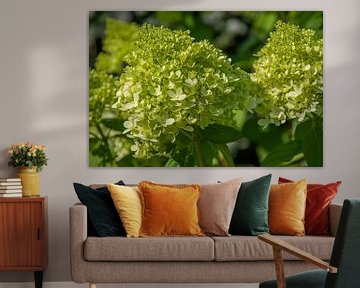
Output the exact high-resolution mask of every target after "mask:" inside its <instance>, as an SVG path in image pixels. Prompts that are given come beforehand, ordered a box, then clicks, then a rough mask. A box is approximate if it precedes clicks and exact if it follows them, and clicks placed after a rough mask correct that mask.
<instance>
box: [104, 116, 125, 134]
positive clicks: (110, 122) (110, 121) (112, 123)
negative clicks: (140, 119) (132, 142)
mask: <svg viewBox="0 0 360 288" xmlns="http://www.w3.org/2000/svg"><path fill="white" fill-rule="evenodd" d="M101 123H102V124H103V125H104V126H106V127H107V128H110V129H112V130H116V131H124V130H125V127H124V121H123V120H119V119H116V118H107V119H102V120H101Z"/></svg>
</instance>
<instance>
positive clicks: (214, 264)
mask: <svg viewBox="0 0 360 288" xmlns="http://www.w3.org/2000/svg"><path fill="white" fill-rule="evenodd" d="M340 212H341V205H338V204H331V206H330V225H331V229H330V233H331V236H330V237H318V236H304V237H295V236H280V237H281V238H282V239H284V240H286V241H288V242H289V243H291V244H293V245H296V246H298V247H299V248H301V249H304V250H305V251H307V252H310V253H312V254H314V255H315V256H317V257H319V258H321V259H323V260H325V261H328V260H329V259H330V256H331V255H330V254H331V250H332V246H333V241H334V235H335V233H336V229H337V224H338V221H339V217H340ZM70 252H71V255H70V256H71V275H72V279H73V281H75V282H77V283H90V287H91V288H95V287H96V283H250V282H253V283H257V282H261V281H263V280H267V279H273V278H274V277H275V270H274V265H273V261H272V259H273V255H272V249H271V246H270V245H267V244H265V243H264V242H262V241H259V240H258V239H257V238H256V237H254V236H230V237H152V238H126V237H103V238H100V237H88V235H87V210H86V206H84V205H82V204H76V205H74V206H73V207H71V208H70ZM284 259H285V260H286V262H285V267H286V271H285V272H286V274H291V273H296V272H300V271H304V270H308V269H312V268H314V267H312V266H310V264H307V263H305V262H302V261H298V260H296V259H295V258H294V257H292V256H291V255H288V254H285V255H284Z"/></svg>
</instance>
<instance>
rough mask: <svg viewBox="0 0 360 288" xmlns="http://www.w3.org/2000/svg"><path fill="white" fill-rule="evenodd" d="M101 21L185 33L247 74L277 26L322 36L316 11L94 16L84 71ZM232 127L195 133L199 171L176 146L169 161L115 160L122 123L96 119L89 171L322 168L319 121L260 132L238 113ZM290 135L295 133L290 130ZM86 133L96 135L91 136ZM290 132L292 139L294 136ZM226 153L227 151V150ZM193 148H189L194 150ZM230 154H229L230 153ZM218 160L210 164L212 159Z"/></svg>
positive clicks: (98, 42)
mask: <svg viewBox="0 0 360 288" xmlns="http://www.w3.org/2000/svg"><path fill="white" fill-rule="evenodd" d="M107 18H113V19H118V20H120V21H126V22H134V23H138V24H142V23H145V22H148V23H152V24H154V25H164V26H166V27H168V28H171V29H185V30H189V31H190V35H191V36H192V37H194V38H195V39H196V40H202V39H208V40H209V41H210V42H211V43H213V44H214V45H215V46H216V47H218V48H220V49H221V50H223V51H224V52H225V53H226V54H227V55H228V56H229V57H230V58H231V59H232V62H233V63H236V65H239V66H240V68H242V69H243V70H245V71H247V72H252V64H253V62H254V59H255V57H254V54H255V53H256V52H257V51H259V50H260V48H261V47H263V45H264V44H265V43H266V40H267V38H268V37H269V33H270V32H271V31H273V29H274V24H275V23H276V21H278V20H282V21H284V22H290V23H293V24H297V25H299V26H300V27H301V28H311V29H313V30H315V31H316V33H318V35H319V36H320V37H322V34H323V13H322V12H321V11H261V12H260V11H232V12H222V11H214V12H210V11H157V12H155V11H154V12H149V11H147V12H140V11H137V12H127V11H96V12H90V14H89V69H92V68H94V65H95V59H96V57H97V56H98V55H99V53H100V52H101V51H102V48H103V40H104V37H105V23H106V19H107ZM237 123H238V125H237V127H236V128H231V127H227V126H221V125H210V126H208V127H207V128H205V129H203V130H200V131H199V135H200V136H199V137H201V141H199V143H201V147H197V148H199V149H200V150H201V151H202V153H203V154H204V155H203V156H204V157H202V158H203V160H204V162H202V165H199V163H197V162H196V161H195V160H194V158H193V157H191V155H190V156H189V155H187V154H188V153H186V150H182V149H181V148H182V147H181V145H182V143H181V141H179V143H178V145H179V149H178V153H177V155H174V157H173V159H166V158H161V157H159V158H153V159H147V160H143V159H136V158H134V157H132V155H131V154H128V155H126V156H125V157H123V158H122V159H117V158H116V149H115V147H114V144H113V141H112V139H113V138H114V137H123V136H122V135H121V132H122V131H123V129H124V128H123V122H122V121H119V120H117V119H101V121H99V122H98V123H97V124H96V126H97V127H92V125H93V124H91V123H90V124H89V166H92V167H99V166H100V167H107V166H113V167H137V166H138V167H139V166H142V167H144V166H158V167H163V166H169V167H172V166H179V164H180V166H188V167H193V166H243V167H244V166H250V167H251V166H264V167H279V166H311V167H320V166H322V165H323V129H322V127H323V123H322V117H318V118H314V119H311V120H307V121H305V122H302V123H300V124H299V125H297V126H296V127H294V123H290V122H289V123H288V122H287V123H285V124H284V125H281V126H279V127H277V126H274V125H270V126H269V127H267V128H266V129H263V128H262V127H260V126H259V125H258V124H257V119H256V117H255V116H254V115H252V114H249V113H245V112H244V113H243V114H241V115H238V117H237ZM294 129H296V131H295V130H294ZM92 131H96V132H95V133H93V132H92ZM294 131H295V133H294ZM229 143H231V144H230V145H229ZM229 147H230V149H228V148H229ZM195 148H196V147H194V149H195ZM230 152H231V153H230ZM219 153H220V155H221V158H222V159H220V160H218V161H214V159H215V158H217V155H219Z"/></svg>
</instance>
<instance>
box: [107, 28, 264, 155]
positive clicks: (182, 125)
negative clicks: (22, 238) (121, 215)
mask: <svg viewBox="0 0 360 288" xmlns="http://www.w3.org/2000/svg"><path fill="white" fill-rule="evenodd" d="M135 46H136V48H135V49H134V50H133V51H132V53H130V54H128V56H127V57H125V61H126V62H127V63H128V66H127V67H126V68H125V69H124V71H123V73H122V75H121V77H120V88H119V89H118V90H117V92H116V97H117V101H116V103H115V104H114V105H113V108H115V109H118V110H119V111H121V112H122V113H123V114H124V115H127V120H126V121H125V122H124V126H125V128H126V130H125V131H124V133H125V134H126V135H127V137H129V138H131V139H132V140H133V141H134V145H132V147H131V150H132V151H133V152H134V155H135V156H136V157H140V158H149V157H151V156H154V155H156V156H169V153H170V148H169V146H171V145H169V144H171V143H174V142H175V141H176V137H177V135H178V133H179V132H180V131H183V132H185V133H187V134H190V135H191V133H192V132H193V131H194V130H196V129H197V127H201V128H204V127H207V126H208V125H209V124H211V123H219V124H232V121H233V120H232V119H233V115H234V114H233V113H234V110H239V109H248V110H250V111H251V110H253V109H254V108H255V107H256V106H257V105H258V102H259V100H258V98H257V97H256V96H255V95H256V93H255V92H254V91H256V90H257V89H258V87H257V85H256V84H254V83H253V82H252V81H251V80H250V77H249V76H248V74H247V73H246V72H244V71H242V70H241V69H240V68H235V67H234V66H232V65H231V60H230V59H229V58H228V57H227V56H225V55H224V54H223V53H222V52H221V51H220V50H219V49H217V48H215V47H214V46H213V45H212V44H210V43H209V42H208V41H206V40H204V41H200V42H195V41H194V39H193V38H192V37H190V35H189V32H188V31H172V30H170V29H167V28H164V27H155V26H152V25H149V24H145V25H143V26H141V27H140V28H139V29H138V34H137V40H136V41H135Z"/></svg>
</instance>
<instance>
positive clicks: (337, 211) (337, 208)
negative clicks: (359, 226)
mask: <svg viewBox="0 0 360 288" xmlns="http://www.w3.org/2000/svg"><path fill="white" fill-rule="evenodd" d="M341 209H342V205H341V204H336V203H331V204H330V207H329V220H330V235H331V236H334V237H335V236H336V231H337V228H338V224H339V220H340V215H341Z"/></svg>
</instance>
